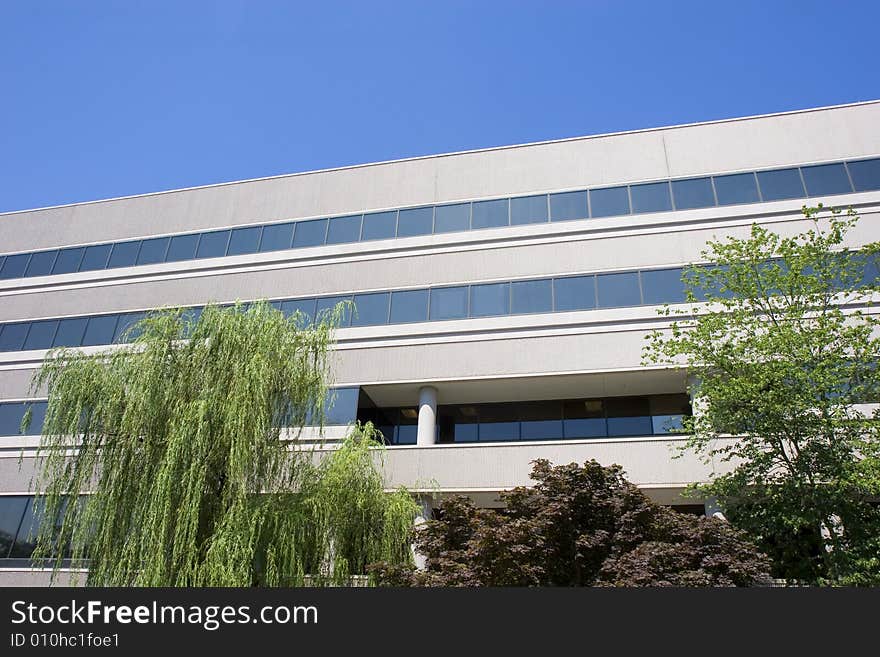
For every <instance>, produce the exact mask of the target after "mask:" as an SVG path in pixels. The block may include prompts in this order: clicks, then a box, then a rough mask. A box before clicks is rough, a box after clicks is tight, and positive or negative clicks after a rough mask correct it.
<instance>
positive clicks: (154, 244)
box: [137, 237, 171, 265]
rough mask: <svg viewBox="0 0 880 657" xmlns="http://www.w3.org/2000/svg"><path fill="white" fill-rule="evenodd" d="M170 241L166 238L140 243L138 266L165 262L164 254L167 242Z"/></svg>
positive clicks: (155, 238) (156, 238)
mask: <svg viewBox="0 0 880 657" xmlns="http://www.w3.org/2000/svg"><path fill="white" fill-rule="evenodd" d="M170 241H171V240H170V239H169V238H167V237H154V238H153V239H149V240H144V241H143V242H141V250H140V253H138V259H137V263H138V264H139V265H154V264H156V263H157V262H165V252H166V251H167V250H168V242H170Z"/></svg>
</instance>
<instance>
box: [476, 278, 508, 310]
mask: <svg viewBox="0 0 880 657" xmlns="http://www.w3.org/2000/svg"><path fill="white" fill-rule="evenodd" d="M509 302H510V285H509V284H508V283H487V284H485V285H472V286H471V317H489V316H491V315H506V314H507V313H508V312H510V309H509V307H508V306H509Z"/></svg>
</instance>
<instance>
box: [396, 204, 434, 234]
mask: <svg viewBox="0 0 880 657" xmlns="http://www.w3.org/2000/svg"><path fill="white" fill-rule="evenodd" d="M433 228H434V208H411V209H409V210H401V211H400V218H399V219H398V221H397V236H398V237H414V236H415V235H430V234H431V233H432V232H433Z"/></svg>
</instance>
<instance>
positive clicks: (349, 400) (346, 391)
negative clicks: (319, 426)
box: [324, 388, 360, 424]
mask: <svg viewBox="0 0 880 657" xmlns="http://www.w3.org/2000/svg"><path fill="white" fill-rule="evenodd" d="M358 395H360V388H336V389H334V390H331V391H329V392H328V395H327V400H326V403H325V405H324V421H325V422H326V423H327V424H349V423H351V422H354V421H355V418H356V417H357V406H358Z"/></svg>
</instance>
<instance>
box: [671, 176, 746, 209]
mask: <svg viewBox="0 0 880 657" xmlns="http://www.w3.org/2000/svg"><path fill="white" fill-rule="evenodd" d="M714 180H715V193H716V194H717V195H718V205H737V204H738V203H757V202H758V200H759V199H758V185H757V183H756V182H755V174H754V173H734V174H732V175H730V176H715V178H714ZM676 203H678V200H677V197H676Z"/></svg>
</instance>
